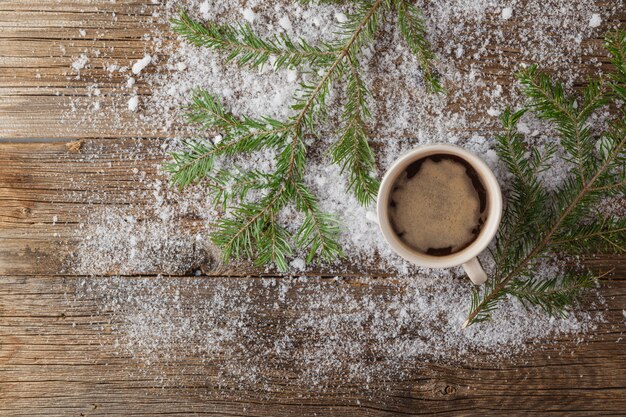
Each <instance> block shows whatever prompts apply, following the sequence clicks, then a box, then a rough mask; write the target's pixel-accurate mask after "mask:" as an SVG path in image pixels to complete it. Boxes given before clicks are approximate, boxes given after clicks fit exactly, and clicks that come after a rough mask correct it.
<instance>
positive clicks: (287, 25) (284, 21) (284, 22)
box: [278, 16, 292, 30]
mask: <svg viewBox="0 0 626 417" xmlns="http://www.w3.org/2000/svg"><path fill="white" fill-rule="evenodd" d="M278 24H279V25H280V27H281V28H283V29H285V30H291V29H292V27H291V20H289V17H288V16H283V17H281V18H280V19H279V20H278Z"/></svg>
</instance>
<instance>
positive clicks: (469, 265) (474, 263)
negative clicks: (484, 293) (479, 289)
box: [463, 258, 487, 285]
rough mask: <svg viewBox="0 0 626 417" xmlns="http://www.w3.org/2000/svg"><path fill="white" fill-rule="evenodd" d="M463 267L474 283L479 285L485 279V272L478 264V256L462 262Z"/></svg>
mask: <svg viewBox="0 0 626 417" xmlns="http://www.w3.org/2000/svg"><path fill="white" fill-rule="evenodd" d="M463 269H465V273H466V274H467V276H468V277H469V279H471V280H472V282H473V283H474V284H475V285H480V284H482V283H484V282H485V281H487V274H486V273H485V270H484V269H483V267H482V266H481V265H480V262H479V261H478V258H472V259H470V260H469V261H467V262H465V263H464V264H463Z"/></svg>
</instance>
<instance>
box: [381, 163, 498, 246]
mask: <svg viewBox="0 0 626 417" xmlns="http://www.w3.org/2000/svg"><path fill="white" fill-rule="evenodd" d="M485 208H486V193H485V188H484V186H483V185H482V183H481V182H480V180H479V178H478V174H477V173H476V171H475V170H474V168H473V167H472V166H471V165H469V163H467V162H466V161H465V160H463V159H461V158H459V157H456V156H454V155H447V154H438V155H431V156H428V157H425V158H422V159H420V160H418V161H416V162H413V163H412V164H411V165H409V167H407V169H405V170H404V171H403V172H402V174H400V176H399V177H398V179H397V180H396V183H395V184H394V187H393V190H392V192H391V195H390V204H389V216H390V220H391V224H392V226H393V229H394V231H395V233H396V234H397V235H398V237H399V238H400V239H401V240H402V241H403V242H404V243H405V244H407V245H408V246H410V247H411V248H413V249H414V250H417V251H419V252H423V253H426V254H429V255H438V256H443V255H449V254H452V253H455V252H458V251H460V250H462V249H464V248H466V247H467V246H469V245H470V244H471V243H472V242H473V241H474V240H476V238H477V237H478V234H479V233H480V229H481V227H482V224H483V222H484V218H483V216H484V213H485Z"/></svg>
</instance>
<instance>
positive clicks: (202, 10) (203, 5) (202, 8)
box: [198, 0, 211, 20]
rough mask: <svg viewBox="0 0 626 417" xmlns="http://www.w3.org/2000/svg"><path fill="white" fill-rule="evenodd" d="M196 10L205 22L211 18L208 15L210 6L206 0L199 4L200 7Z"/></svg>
mask: <svg viewBox="0 0 626 417" xmlns="http://www.w3.org/2000/svg"><path fill="white" fill-rule="evenodd" d="M198 10H199V11H200V14H201V15H202V17H203V18H204V19H205V20H206V19H209V18H210V17H211V14H210V11H211V5H210V4H209V2H208V0H205V1H204V2H202V3H200V7H199V9H198Z"/></svg>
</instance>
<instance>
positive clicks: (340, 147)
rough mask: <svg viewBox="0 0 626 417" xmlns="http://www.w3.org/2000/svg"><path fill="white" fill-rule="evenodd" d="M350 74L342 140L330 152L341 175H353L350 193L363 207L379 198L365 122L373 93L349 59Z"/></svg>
mask: <svg viewBox="0 0 626 417" xmlns="http://www.w3.org/2000/svg"><path fill="white" fill-rule="evenodd" d="M349 63H350V71H349V72H348V74H347V78H348V84H347V87H346V88H347V101H346V104H345V106H344V112H343V117H342V119H343V123H344V125H345V126H344V128H343V133H342V134H341V137H340V139H339V141H337V142H335V144H334V145H333V146H332V147H331V149H330V154H331V157H332V159H333V162H334V163H336V164H338V165H339V166H340V167H341V172H342V173H343V172H344V171H348V172H349V173H350V181H349V185H348V190H352V191H353V193H354V195H355V197H356V198H357V200H358V201H359V203H361V204H362V205H368V204H370V203H372V202H373V201H374V200H375V199H376V195H377V194H378V187H379V182H378V180H376V179H375V178H373V177H372V176H371V175H370V173H371V172H373V171H374V170H375V163H376V162H375V159H374V153H373V152H372V149H371V148H370V146H369V143H368V138H367V134H366V133H365V129H364V120H365V119H367V118H369V117H370V112H369V109H368V107H367V97H368V96H369V91H368V89H367V86H366V85H365V83H364V82H363V80H362V79H361V77H360V75H359V73H358V70H357V68H356V65H355V64H354V63H353V62H352V59H349Z"/></svg>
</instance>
